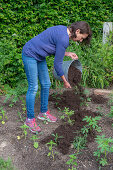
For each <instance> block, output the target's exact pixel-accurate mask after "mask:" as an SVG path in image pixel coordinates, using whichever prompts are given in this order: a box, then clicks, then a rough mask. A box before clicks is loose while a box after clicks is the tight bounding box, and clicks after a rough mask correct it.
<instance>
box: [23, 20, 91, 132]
mask: <svg viewBox="0 0 113 170" xmlns="http://www.w3.org/2000/svg"><path fill="white" fill-rule="evenodd" d="M91 36H92V33H91V29H90V26H89V25H88V23H86V22H85V21H79V22H75V23H73V24H71V25H70V26H69V27H66V26H63V25H58V26H53V27H50V28H48V29H46V30H45V31H43V32H42V33H40V34H39V35H37V36H35V37H34V38H32V39H31V40H29V41H28V42H27V43H26V44H25V45H24V47H23V50H22V59H23V63H24V68H25V72H26V76H27V80H28V91H27V95H26V106H27V119H26V121H25V124H26V125H27V126H28V127H29V128H30V130H31V131H32V132H35V133H36V132H39V131H41V129H40V127H39V126H38V125H37V124H36V122H35V118H34V117H35V116H34V115H35V114H34V104H35V96H36V93H37V90H38V79H39V81H40V84H41V107H40V113H39V115H38V117H37V118H38V119H41V120H45V119H46V120H47V121H49V122H56V121H57V118H56V117H54V116H52V115H51V114H50V112H49V110H48V97H49V88H50V85H51V82H50V78H49V74H48V68H47V64H46V56H50V55H55V58H54V68H55V70H56V73H57V75H58V76H60V77H61V78H62V80H63V82H64V87H65V88H71V86H70V84H69V82H68V81H67V80H66V78H65V76H64V72H63V69H62V63H63V58H64V56H70V57H71V58H72V59H75V60H77V59H78V56H77V55H76V54H75V53H72V52H65V51H66V48H67V47H68V46H69V39H71V40H73V41H79V42H85V43H87V44H88V43H90V39H91Z"/></svg>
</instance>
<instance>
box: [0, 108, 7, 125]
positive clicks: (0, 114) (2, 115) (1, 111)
mask: <svg viewBox="0 0 113 170" xmlns="http://www.w3.org/2000/svg"><path fill="white" fill-rule="evenodd" d="M5 114H6V111H5V110H4V109H3V107H0V120H2V124H5V119H7V116H6V115H5Z"/></svg>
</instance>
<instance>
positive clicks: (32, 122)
mask: <svg viewBox="0 0 113 170" xmlns="http://www.w3.org/2000/svg"><path fill="white" fill-rule="evenodd" d="M25 125H26V126H28V127H29V129H30V130H31V132H33V133H36V132H40V131H41V129H40V127H39V126H38V125H37V124H36V122H35V118H33V119H28V118H27V119H26V121H25Z"/></svg>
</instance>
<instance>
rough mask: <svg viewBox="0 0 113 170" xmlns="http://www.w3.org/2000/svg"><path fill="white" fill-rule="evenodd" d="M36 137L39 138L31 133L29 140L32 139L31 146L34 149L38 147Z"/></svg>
mask: <svg viewBox="0 0 113 170" xmlns="http://www.w3.org/2000/svg"><path fill="white" fill-rule="evenodd" d="M37 139H39V137H38V136H37V135H32V137H31V140H33V142H34V143H33V146H34V148H35V149H37V148H38V147H39V144H38V142H37Z"/></svg>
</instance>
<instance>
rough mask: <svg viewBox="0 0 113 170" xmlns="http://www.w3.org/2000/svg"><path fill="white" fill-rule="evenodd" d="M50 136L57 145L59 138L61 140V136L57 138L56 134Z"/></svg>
mask: <svg viewBox="0 0 113 170" xmlns="http://www.w3.org/2000/svg"><path fill="white" fill-rule="evenodd" d="M52 136H54V140H55V143H56V144H57V143H58V139H60V138H63V136H58V134H57V133H56V134H52Z"/></svg>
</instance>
